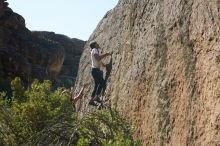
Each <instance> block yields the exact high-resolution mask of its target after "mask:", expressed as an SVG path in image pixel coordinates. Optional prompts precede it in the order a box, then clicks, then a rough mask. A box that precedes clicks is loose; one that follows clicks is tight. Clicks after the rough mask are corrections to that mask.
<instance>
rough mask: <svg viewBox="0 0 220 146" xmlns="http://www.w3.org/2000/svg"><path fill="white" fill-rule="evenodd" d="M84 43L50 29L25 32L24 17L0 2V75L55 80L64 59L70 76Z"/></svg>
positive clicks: (3, 1) (3, 76)
mask: <svg viewBox="0 0 220 146" xmlns="http://www.w3.org/2000/svg"><path fill="white" fill-rule="evenodd" d="M84 44H85V42H84V41H81V40H78V41H73V40H72V39H70V38H68V37H66V36H63V35H58V34H55V33H53V32H31V31H29V30H28V29H27V28H26V27H25V20H24V18H23V17H22V16H21V15H19V14H17V13H15V12H13V11H12V10H11V9H10V8H9V7H8V3H7V2H6V0H1V1H0V57H1V58H0V68H1V71H0V78H2V79H4V78H7V79H9V80H10V79H13V78H14V77H16V76H19V77H22V79H23V80H26V81H30V80H31V79H35V78H37V79H40V80H44V79H51V80H53V81H56V80H57V78H58V75H59V74H60V72H61V70H63V69H62V68H65V67H64V66H63V63H65V62H67V64H68V65H69V66H67V67H66V71H65V72H68V73H67V74H68V76H69V77H70V78H73V77H75V76H76V73H73V72H77V69H78V63H79V56H80V55H81V53H82V50H83V47H84ZM70 52H71V53H70ZM75 56H76V57H75ZM75 58H77V59H75ZM66 60H71V61H74V62H70V61H66ZM72 68H74V69H75V70H74V71H72ZM62 72H63V71H62ZM74 75H75V76H74Z"/></svg>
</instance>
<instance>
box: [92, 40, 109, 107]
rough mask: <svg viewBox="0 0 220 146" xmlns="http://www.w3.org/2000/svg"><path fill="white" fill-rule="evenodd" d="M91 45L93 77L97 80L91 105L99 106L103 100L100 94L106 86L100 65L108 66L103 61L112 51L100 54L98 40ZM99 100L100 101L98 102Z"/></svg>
mask: <svg viewBox="0 0 220 146" xmlns="http://www.w3.org/2000/svg"><path fill="white" fill-rule="evenodd" d="M90 47H91V60H92V71H91V73H92V77H93V79H94V82H95V86H94V89H93V92H92V95H91V100H90V101H89V104H90V105H94V106H97V105H98V103H100V102H101V100H100V97H99V96H100V95H101V92H102V90H103V88H104V87H105V84H106V83H105V80H104V79H103V72H102V71H101V70H100V67H101V66H103V67H106V65H105V64H104V63H103V62H102V61H101V60H102V59H103V58H105V57H107V56H110V55H111V53H105V54H99V50H100V46H99V44H98V43H97V42H96V41H92V42H90ZM97 102H98V103H97Z"/></svg>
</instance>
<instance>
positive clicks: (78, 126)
mask: <svg viewBox="0 0 220 146" xmlns="http://www.w3.org/2000/svg"><path fill="white" fill-rule="evenodd" d="M11 85H12V89H13V96H12V103H11V104H8V102H6V101H1V102H0V110H1V114H0V145H3V146H13V145H30V146H32V145H42V146H43V145H78V146H86V145H90V146H99V145H100V146H101V145H103V146H110V145H111V146H112V145H113V146H116V145H119V146H121V145H124V146H133V145H138V143H136V142H135V141H134V140H133V138H132V131H131V128H130V126H129V124H128V123H127V122H126V121H125V120H124V119H123V118H122V117H121V116H120V114H119V113H118V112H117V111H115V110H112V109H108V110H93V111H92V112H89V113H84V116H83V117H77V114H76V113H75V112H73V109H72V105H71V103H70V101H69V98H70V94H69V93H70V91H69V90H68V89H63V88H58V89H56V90H53V91H52V89H51V82H50V81H44V82H42V83H41V82H39V81H38V80H35V81H34V82H33V83H32V84H31V86H30V87H29V88H28V89H25V88H24V87H23V86H22V82H21V80H20V79H19V78H16V79H15V80H13V81H12V83H11ZM5 95H6V94H5V93H1V94H0V96H5ZM0 99H3V98H0ZM6 99H7V98H6Z"/></svg>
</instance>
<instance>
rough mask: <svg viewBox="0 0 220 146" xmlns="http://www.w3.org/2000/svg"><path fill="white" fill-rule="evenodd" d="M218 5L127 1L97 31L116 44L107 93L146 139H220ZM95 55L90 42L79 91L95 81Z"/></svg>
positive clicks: (203, 0) (101, 39)
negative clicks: (93, 66) (93, 59)
mask: <svg viewBox="0 0 220 146" xmlns="http://www.w3.org/2000/svg"><path fill="white" fill-rule="evenodd" d="M219 9H220V3H219V1H217V0H216V1H213V0H212V1H207V0H164V1H159V0H147V1H146V0H120V1H119V3H118V5H117V6H116V7H115V8H114V9H112V10H111V11H109V12H108V13H107V14H106V16H105V17H104V18H103V19H102V20H101V22H100V23H99V25H98V26H97V28H96V30H95V31H94V33H93V34H92V35H91V37H90V40H89V41H92V40H96V41H97V42H98V43H99V44H100V46H101V48H102V50H103V52H111V51H113V55H112V61H113V66H112V72H111V76H110V77H109V79H108V82H107V89H106V94H105V97H104V98H106V99H110V101H111V105H112V107H115V108H117V109H118V110H120V111H121V112H122V113H123V114H124V115H125V116H126V117H127V118H128V119H130V121H131V122H132V123H133V125H134V126H135V127H136V128H137V129H136V133H135V136H136V137H137V138H138V139H140V140H141V142H142V144H143V145H161V146H164V145H172V146H176V145H178V146H185V145H189V146H193V145H195V146H200V145H204V146H206V145H210V146H214V145H220V141H219V140H220V110H219V109H220V82H219V80H220V61H219V60H220V59H219V58H220V57H219V56H220V45H219V44H220V31H219V23H220V20H219ZM89 56H90V48H89V43H87V44H86V47H85V50H84V52H83V54H82V57H81V61H80V68H79V72H78V77H77V82H76V90H79V89H80V88H81V87H82V84H83V83H85V82H88V81H90V82H91V83H92V82H93V81H92V78H91V74H90V69H91V63H90V57H89ZM109 61H110V59H109V58H107V59H106V60H104V62H105V63H108V62H109ZM91 90H92V88H91ZM91 90H90V93H91ZM90 93H87V94H86V96H85V98H84V99H83V100H82V102H81V104H80V105H81V106H80V107H81V111H86V110H88V106H87V104H88V100H89V99H90V95H91V94H90Z"/></svg>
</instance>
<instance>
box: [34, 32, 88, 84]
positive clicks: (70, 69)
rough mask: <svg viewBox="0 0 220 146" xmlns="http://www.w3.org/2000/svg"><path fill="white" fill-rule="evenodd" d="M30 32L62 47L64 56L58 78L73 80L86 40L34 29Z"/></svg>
mask: <svg viewBox="0 0 220 146" xmlns="http://www.w3.org/2000/svg"><path fill="white" fill-rule="evenodd" d="M32 34H33V35H34V36H37V37H39V38H40V39H44V40H50V41H52V42H57V43H59V44H60V45H61V46H62V47H63V48H64V51H65V58H64V62H63V65H62V68H61V71H60V73H59V75H58V78H60V79H64V78H70V79H71V78H74V79H73V80H75V77H76V75H77V71H78V66H79V61H80V56H81V54H82V52H83V48H84V46H85V43H86V42H85V41H82V40H79V39H76V38H73V39H71V38H69V37H67V36H64V35H61V34H55V33H53V32H45V31H34V32H32ZM71 85H72V84H71Z"/></svg>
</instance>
